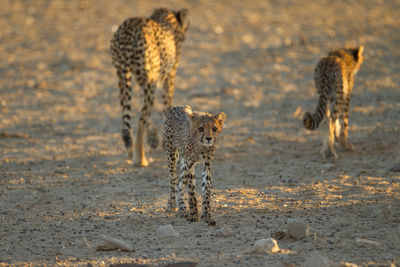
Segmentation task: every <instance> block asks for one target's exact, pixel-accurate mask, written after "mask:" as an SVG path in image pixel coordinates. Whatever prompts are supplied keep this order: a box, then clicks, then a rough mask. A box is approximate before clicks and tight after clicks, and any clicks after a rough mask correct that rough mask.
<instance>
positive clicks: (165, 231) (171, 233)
mask: <svg viewBox="0 0 400 267" xmlns="http://www.w3.org/2000/svg"><path fill="white" fill-rule="evenodd" d="M157 235H158V236H159V237H178V236H179V234H178V233H177V232H176V231H175V229H174V227H173V226H172V225H170V224H166V225H161V226H160V227H158V229H157Z"/></svg>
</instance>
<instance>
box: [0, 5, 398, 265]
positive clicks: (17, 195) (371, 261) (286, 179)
mask: <svg viewBox="0 0 400 267" xmlns="http://www.w3.org/2000/svg"><path fill="white" fill-rule="evenodd" d="M160 6H165V7H169V8H175V9H178V8H181V7H186V8H188V9H189V10H190V21H191V27H190V30H189V32H188V37H187V41H186V42H185V44H184V47H183V51H182V61H181V64H180V67H179V71H178V75H177V80H176V93H175V97H174V104H176V105H182V104H190V105H191V106H192V107H193V109H195V110H202V111H209V112H219V111H224V112H225V113H226V114H227V124H226V127H225V129H224V132H223V136H222V137H221V138H220V140H219V144H218V149H217V156H216V160H215V163H214V177H215V179H214V184H213V187H214V189H213V199H214V203H213V206H214V208H215V210H214V214H215V218H216V220H217V223H218V225H217V226H216V227H210V226H206V225H205V224H204V223H202V222H199V223H188V222H186V221H185V220H183V219H180V218H176V217H175V215H174V214H173V213H167V212H165V210H164V207H165V206H166V203H167V200H168V193H169V187H168V184H169V181H168V172H167V166H166V158H165V155H164V152H163V151H162V150H161V149H160V150H156V151H149V150H148V155H149V156H150V157H151V158H152V162H151V165H150V167H149V168H145V169H134V168H133V167H132V165H131V164H132V162H131V161H128V160H127V159H126V158H127V154H126V151H124V148H123V144H122V140H121V137H120V124H121V118H120V116H121V115H120V107H119V104H118V102H119V101H118V90H117V80H116V75H115V71H114V69H113V67H112V65H111V61H110V56H109V40H110V39H111V36H112V30H113V29H115V28H116V27H117V26H118V25H119V24H120V23H121V22H122V21H123V20H124V19H125V18H128V17H132V16H147V15H149V14H150V13H151V12H152V10H153V9H154V8H156V7H160ZM399 17H400V2H399V1H396V0H392V1H372V0H371V1H369V0H366V1H353V0H350V1H327V0H322V1H305V0H300V1H287V0H285V1H278V0H271V1H248V2H245V1H212V0H198V1H180V0H176V1H175V0H174V1H172V0H167V1H128V0H126V1H123V0H116V1H103V0H96V1H94V0H93V1H84V0H82V1H56V0H54V1H50V0H49V1H44V0H43V1H13V0H8V1H7V0H5V1H2V2H1V5H0V29H1V30H0V55H1V61H0V77H1V79H0V92H1V94H0V184H1V187H0V190H1V191H0V265H2V266H6V265H9V264H10V265H25V266H39V265H48V266H54V265H62V266H75V265H87V264H88V263H91V264H93V265H94V266H97V265H100V266H107V265H108V264H110V263H124V262H135V263H148V264H154V265H159V264H165V263H171V262H178V261H192V262H197V263H198V266H302V264H303V263H304V262H305V261H306V259H307V257H309V255H311V254H319V255H323V256H326V257H328V258H329V259H330V260H332V261H335V262H349V263H354V264H357V265H360V266H390V265H391V264H392V266H394V265H395V264H396V262H399V261H400V249H399V248H400V173H399V172H395V171H390V170H389V169H390V168H391V167H393V166H394V165H396V164H399V163H400V154H399V148H400V145H399V136H400V89H399V86H400V64H399V62H400V50H399V44H400V34H399V29H400V20H399ZM357 44H363V45H364V46H365V63H364V64H363V66H362V67H361V69H360V71H359V73H358V76H357V77H356V83H355V84H356V85H355V88H354V90H353V92H354V94H353V97H352V103H351V112H350V140H351V142H352V143H353V144H355V146H356V151H355V152H352V153H351V152H346V151H343V150H342V149H341V148H338V149H337V151H338V154H339V157H340V158H339V159H337V160H335V161H328V160H324V159H322V158H321V156H320V154H319V150H320V147H321V139H322V133H323V131H322V130H321V129H320V130H318V131H316V132H309V131H306V130H304V129H303V127H302V123H301V119H302V116H303V114H304V112H305V111H307V110H313V109H314V108H315V105H316V93H315V88H314V84H313V69H314V66H315V64H316V63H317V61H318V59H319V58H320V57H321V56H323V55H325V54H326V53H327V51H328V50H329V49H330V48H333V47H338V46H344V45H357ZM139 94H140V93H139V91H138V90H137V89H136V91H135V101H134V103H135V109H136V110H138V109H139V108H140V106H139V102H140V101H139V99H140V98H139ZM157 108H158V109H159V108H160V107H159V106H158V107H157ZM160 120H161V116H160V115H159V113H158V114H155V116H154V123H156V124H157V123H158V124H159V123H160ZM198 188H200V187H198ZM289 218H298V219H301V220H303V221H305V222H307V223H308V224H309V225H310V227H311V235H310V236H309V237H307V238H304V239H302V240H294V239H292V238H282V239H277V241H278V244H279V246H280V248H281V251H279V252H278V253H274V254H271V255H270V254H265V255H254V254H252V253H250V251H251V248H252V246H253V244H254V243H255V241H256V240H258V239H262V238H267V237H270V236H273V235H274V233H276V232H279V231H286V224H287V221H288V219H289ZM165 224H171V225H173V226H174V228H175V230H176V231H177V232H178V233H179V237H175V238H168V239H162V238H159V237H158V236H157V234H156V231H157V228H158V227H159V226H160V225H165ZM221 229H225V230H226V229H228V230H229V229H230V230H231V233H229V234H226V235H225V236H224V235H221V234H220V232H221ZM222 231H223V230H222ZM228 232H229V231H228ZM100 234H108V235H111V236H113V237H116V238H119V239H122V240H125V241H126V242H128V243H130V244H132V245H133V247H134V248H135V251H134V252H130V253H128V252H122V251H118V250H115V251H107V252H101V251H93V252H92V251H91V250H90V249H89V248H88V246H87V244H86V242H85V239H86V241H87V242H88V243H89V245H93V246H95V245H96V242H97V240H98V238H97V237H98V236H99V235H100ZM360 240H361V241H360ZM362 240H368V241H372V242H369V243H368V242H363V241H362ZM374 242H375V243H374Z"/></svg>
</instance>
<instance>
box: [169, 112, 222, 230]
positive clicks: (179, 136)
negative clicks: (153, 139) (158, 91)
mask: <svg viewBox="0 0 400 267" xmlns="http://www.w3.org/2000/svg"><path fill="white" fill-rule="evenodd" d="M225 118H226V116H225V113H223V112H221V113H218V114H216V115H211V114H208V113H204V112H193V111H192V109H191V107H190V106H184V107H174V108H172V109H171V110H170V111H169V113H168V115H167V117H166V119H165V123H164V141H165V146H166V151H167V157H168V168H169V171H170V183H171V194H170V199H169V201H168V206H167V210H175V208H176V205H178V208H179V210H178V214H179V215H180V216H181V217H185V218H187V219H188V220H189V221H198V220H199V217H198V210H197V199H196V190H195V184H196V181H195V172H194V165H195V164H196V163H197V162H199V161H203V162H204V166H203V175H202V176H203V177H202V178H203V179H202V183H201V187H202V192H203V201H202V210H203V212H202V219H203V220H204V221H205V222H206V223H207V224H208V225H215V224H216V222H215V220H214V219H213V218H212V216H211V207H210V201H211V199H210V198H211V183H212V172H211V164H212V161H213V159H214V155H215V142H216V141H217V137H218V135H219V134H220V133H221V131H222V127H223V125H224V122H225ZM178 155H179V159H180V175H179V181H178V183H177V180H178V178H177V177H176V163H177V159H178ZM186 184H188V186H189V214H188V213H187V211H186V205H185V201H184V197H183V191H184V186H185V185H186Z"/></svg>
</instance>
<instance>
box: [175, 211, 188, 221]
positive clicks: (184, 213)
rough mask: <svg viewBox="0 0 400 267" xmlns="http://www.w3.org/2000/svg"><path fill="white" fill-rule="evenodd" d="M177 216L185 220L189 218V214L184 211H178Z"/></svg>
mask: <svg viewBox="0 0 400 267" xmlns="http://www.w3.org/2000/svg"><path fill="white" fill-rule="evenodd" d="M177 215H178V217H180V218H185V219H186V218H188V217H189V213H188V212H187V210H185V209H179V211H178V214H177Z"/></svg>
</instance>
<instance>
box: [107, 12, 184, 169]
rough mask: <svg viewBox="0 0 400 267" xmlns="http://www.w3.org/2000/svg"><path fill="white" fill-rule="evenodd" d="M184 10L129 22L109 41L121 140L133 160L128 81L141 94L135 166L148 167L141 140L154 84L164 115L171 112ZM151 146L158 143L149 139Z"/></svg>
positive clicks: (181, 39)
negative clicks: (133, 82) (159, 92)
mask: <svg viewBox="0 0 400 267" xmlns="http://www.w3.org/2000/svg"><path fill="white" fill-rule="evenodd" d="M187 14H188V10H187V9H182V10H180V11H178V12H173V11H170V10H168V9H165V8H160V9H156V10H155V11H154V12H153V14H152V15H151V16H150V18H140V17H137V18H129V19H127V20H125V21H124V22H123V23H122V24H121V25H120V26H119V28H118V30H117V31H116V32H115V34H114V37H113V39H112V40H111V57H112V63H113V65H114V66H115V68H116V70H117V76H118V81H119V82H118V85H119V89H120V104H121V107H122V139H123V141H124V144H125V147H126V148H127V150H128V154H129V157H132V156H133V141H132V133H131V131H132V127H131V117H132V114H131V110H132V108H131V94H132V87H131V78H132V76H133V77H134V78H135V80H136V82H137V83H138V84H139V85H140V87H141V88H142V91H143V107H142V109H141V114H140V118H139V122H138V128H137V134H136V141H135V159H134V165H135V166H147V165H148V162H147V159H146V156H145V153H144V147H143V139H144V134H145V132H146V130H147V128H148V124H149V118H150V115H151V111H152V108H153V105H154V91H155V89H156V85H157V82H159V81H161V82H162V83H163V88H164V90H163V95H162V98H163V104H164V108H163V109H164V110H163V111H164V114H166V113H167V112H168V110H169V109H170V108H171V104H172V97H173V94H174V79H175V74H176V70H177V67H178V63H179V59H180V54H181V45H182V43H183V41H184V40H185V35H186V31H187V29H188V27H189V24H188V22H187ZM149 140H151V142H150V145H151V146H156V145H158V142H156V141H154V140H153V139H152V138H149Z"/></svg>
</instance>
